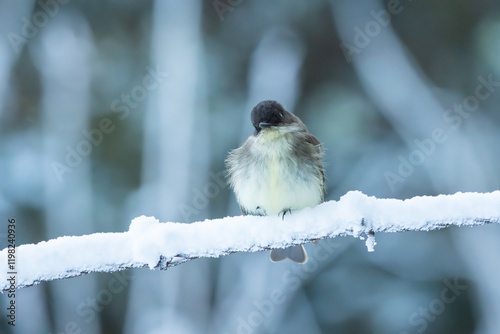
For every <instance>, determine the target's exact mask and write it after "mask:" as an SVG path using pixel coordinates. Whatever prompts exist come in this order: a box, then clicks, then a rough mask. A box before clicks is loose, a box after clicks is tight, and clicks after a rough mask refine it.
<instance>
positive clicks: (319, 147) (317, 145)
mask: <svg viewBox="0 0 500 334" xmlns="http://www.w3.org/2000/svg"><path fill="white" fill-rule="evenodd" d="M305 140H306V142H308V143H309V144H312V145H313V146H314V147H315V149H316V152H317V153H318V159H319V160H320V164H321V157H322V156H323V146H322V145H321V142H320V141H319V140H318V138H316V137H315V136H314V135H312V134H310V133H306V136H305ZM321 165H322V164H321ZM320 172H321V177H322V178H323V196H322V197H323V198H324V197H325V193H326V189H325V172H324V171H323V165H322V167H321V170H320Z"/></svg>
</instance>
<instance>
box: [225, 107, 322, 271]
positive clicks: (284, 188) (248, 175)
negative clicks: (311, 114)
mask: <svg viewBox="0 0 500 334" xmlns="http://www.w3.org/2000/svg"><path fill="white" fill-rule="evenodd" d="M251 119H252V124H253V126H254V127H255V132H254V133H253V135H251V136H250V137H248V139H247V140H246V141H245V142H244V143H243V145H241V147H239V148H237V149H235V150H232V151H231V152H230V153H229V156H228V158H227V159H226V165H227V168H228V176H229V183H230V185H231V187H232V188H233V190H234V192H235V194H236V199H237V201H238V203H239V205H240V208H241V212H242V214H243V215H247V214H248V215H257V216H265V215H275V214H278V215H280V214H281V215H283V216H282V217H283V219H284V217H285V214H286V213H287V212H290V213H291V212H292V210H300V209H303V208H306V207H312V206H315V205H318V204H320V203H322V202H323V201H324V197H325V176H324V172H323V165H322V163H321V158H322V156H323V148H322V146H321V143H320V142H319V140H318V139H317V138H316V137H315V136H313V135H312V134H310V133H309V132H308V131H307V127H306V126H305V124H304V123H302V121H301V120H300V119H299V118H298V117H297V116H295V115H294V114H292V113H290V112H288V111H286V110H285V109H284V108H283V106H281V104H279V103H278V102H276V101H262V102H260V103H259V104H257V105H256V106H255V107H254V108H253V110H252V116H251ZM270 258H271V261H273V262H277V261H282V260H284V259H286V258H289V259H290V260H292V261H294V262H297V263H306V262H307V253H306V251H305V249H304V247H303V246H302V245H297V246H293V247H289V248H287V249H273V250H271V254H270Z"/></svg>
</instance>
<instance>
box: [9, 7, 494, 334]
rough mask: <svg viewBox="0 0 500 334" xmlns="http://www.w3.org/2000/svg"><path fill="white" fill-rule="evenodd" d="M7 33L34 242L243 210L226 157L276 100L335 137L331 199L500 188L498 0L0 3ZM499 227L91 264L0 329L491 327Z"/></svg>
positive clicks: (20, 195)
mask: <svg viewBox="0 0 500 334" xmlns="http://www.w3.org/2000/svg"><path fill="white" fill-rule="evenodd" d="M0 35H1V38H0V213H1V214H0V219H2V220H3V223H4V224H3V225H5V229H4V231H0V233H2V234H1V240H0V248H5V247H6V234H5V233H6V232H7V226H6V225H7V219H8V218H15V219H16V221H17V226H18V227H17V236H16V242H17V244H26V243H37V242H40V241H44V240H48V239H52V238H56V237H59V236H63V235H82V234H90V233H95V232H123V231H126V230H127V229H128V226H129V224H130V220H131V219H133V218H134V217H136V216H139V215H152V216H155V217H156V218H158V219H159V220H160V221H163V222H168V221H172V222H183V223H190V222H193V221H198V220H204V219H207V218H208V219H211V218H220V217H225V216H228V215H239V214H240V212H239V209H238V206H237V204H236V201H235V199H234V196H233V194H232V192H231V191H230V189H228V187H227V186H226V184H225V180H224V159H225V157H226V155H227V153H228V151H229V150H231V149H234V148H236V147H238V146H239V145H240V144H241V143H242V142H243V140H244V139H245V138H246V137H248V136H249V135H250V134H251V133H252V127H251V124H250V111H251V109H252V107H253V106H254V105H255V104H257V103H258V102H259V101H261V100H264V99H275V100H277V101H279V102H281V103H282V104H283V105H284V106H285V107H286V108H287V109H288V110H289V111H291V112H294V113H295V114H297V115H298V116H299V117H300V118H301V119H302V120H303V121H304V122H305V123H306V124H307V126H308V127H309V130H310V131H311V132H312V133H313V134H315V135H316V136H317V137H318V138H319V139H320V141H321V142H322V143H323V146H324V147H325V149H326V153H327V156H326V159H325V165H326V173H327V176H328V179H327V182H328V185H327V188H328V195H327V200H338V199H339V198H340V197H341V196H342V195H343V194H345V193H346V192H347V191H349V190H360V191H363V192H364V193H366V194H368V195H372V196H377V197H388V198H389V197H390V198H400V199H405V198H410V197H413V196H417V195H437V194H451V193H455V192H457V191H478V192H489V191H493V190H497V189H499V188H500V154H499V153H500V145H499V143H500V131H499V130H500V112H499V108H498V106H499V104H500V56H499V54H500V3H499V2H498V1H495V0H479V1H467V0H453V1H452V0H441V1H431V0H418V1H411V0H401V1H397V0H391V1H371V0H358V1H347V0H332V1H326V0H313V1H300V0H289V1H263V0H252V1H248V0H205V1H195V0H185V1H175V2H174V1H170V0H169V1H166V0H157V1H131V0H127V1H123V0H121V1H118V0H103V1H81V0H71V1H70V0H40V1H37V2H35V1H28V0H23V1H12V0H3V1H1V2H0ZM499 237H500V228H499V226H494V225H491V226H483V227H475V228H461V229H456V228H450V229H447V230H442V231H434V232H428V233H408V232H407V233H401V234H386V235H377V243H378V244H377V246H376V248H375V252H374V253H368V252H367V250H366V247H365V245H364V242H362V241H360V240H357V239H352V238H337V239H334V240H323V241H321V242H320V243H319V244H318V246H313V245H306V247H307V249H308V250H309V253H310V261H309V263H308V264H307V265H304V266H298V265H295V264H293V263H291V262H283V263H278V264H272V263H270V262H269V260H268V254H267V253H252V254H235V255H231V256H227V257H224V258H221V259H200V260H195V261H191V262H189V263H186V264H183V265H181V266H179V267H176V268H172V269H169V270H168V271H166V272H160V271H150V270H147V269H139V270H129V271H126V272H121V273H114V274H90V275H86V276H85V277H79V278H74V279H69V280H62V281H54V282H50V283H43V284H41V285H39V286H36V287H31V288H26V289H22V290H20V291H19V293H18V295H17V305H18V309H17V323H16V327H15V328H12V327H11V326H8V325H7V320H6V319H5V317H4V316H3V317H2V318H3V320H2V321H1V322H0V332H2V333H130V334H132V333H182V334H183V333H187V334H190V333H223V334H224V333H245V334H247V333H311V334H315V333H356V334H359V333H377V334H378V333H381V334H382V333H383V334H387V333H396V334H414V333H428V334H431V333H441V334H442V333H455V334H461V333H477V334H497V333H498V332H499V328H500V316H499V315H500V285H499V283H498V282H499V281H500V266H499V265H498V264H499V260H498V254H499V253H500V243H498V240H499V239H498V238H499ZM124 246H126V245H124ZM118 251H120V250H118V249H117V252H118ZM19 261H22V259H19ZM0 298H1V299H0V300H1V302H0V305H1V308H2V309H3V310H4V312H3V313H2V314H6V311H5V307H6V306H7V303H8V299H7V296H6V295H2V296H1V297H0Z"/></svg>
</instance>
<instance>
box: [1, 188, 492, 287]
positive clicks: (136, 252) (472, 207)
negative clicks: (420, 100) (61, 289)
mask: <svg viewBox="0 0 500 334" xmlns="http://www.w3.org/2000/svg"><path fill="white" fill-rule="evenodd" d="M499 222H500V191H495V192H492V193H484V194H479V193H457V194H455V195H440V196H436V197H428V196H425V197H415V198H412V199H408V200H397V199H377V198H375V197H368V196H366V195H364V194H362V193H361V192H358V191H351V192H349V193H347V194H346V195H345V196H343V197H342V198H341V199H340V200H339V201H338V202H336V201H330V202H326V203H323V204H321V205H318V206H317V207H314V208H307V209H303V210H300V211H294V212H293V213H292V214H291V215H286V216H285V218H284V220H282V219H281V217H278V216H266V217H257V216H238V217H227V218H223V219H214V220H205V221H203V222H196V223H192V224H179V223H159V222H158V220H156V219H155V218H154V217H145V216H141V217H138V218H136V219H134V220H133V221H132V223H131V225H130V229H129V231H127V232H123V233H95V234H90V235H84V236H80V237H61V238H57V239H53V240H49V241H47V242H40V243H38V244H29V245H22V246H19V247H17V248H16V253H15V257H16V267H15V271H16V272H17V276H16V285H15V287H16V288H23V287H28V286H32V285H36V284H39V283H40V282H46V281H52V280H56V279H66V278H71V277H76V276H81V275H85V274H88V273H91V272H115V271H120V270H125V269H130V268H144V267H149V268H150V269H167V268H169V267H173V266H176V265H179V264H181V263H184V262H187V261H190V260H193V259H197V258H200V257H221V256H225V255H228V254H232V253H238V252H258V251H264V250H269V249H272V248H285V247H289V246H291V245H297V244H303V243H308V242H311V241H315V240H320V239H325V238H334V237H338V236H353V237H355V238H361V239H365V238H366V239H367V240H366V245H367V247H368V250H369V251H373V246H374V245H375V234H376V233H381V232H404V231H431V230H437V229H442V228H445V227H448V226H451V225H455V226H474V225H484V224H487V223H499ZM7 257H8V249H7V248H5V249H3V250H2V251H1V252H0V265H1V266H3V267H4V268H5V265H6V264H7V261H8V258H7ZM8 271H12V270H3V271H2V272H1V273H0V289H1V290H2V292H5V291H8V289H9V286H10V285H9V282H8V281H7V279H8V278H9V276H10V275H8V274H7V272H8Z"/></svg>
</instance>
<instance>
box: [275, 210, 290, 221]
mask: <svg viewBox="0 0 500 334" xmlns="http://www.w3.org/2000/svg"><path fill="white" fill-rule="evenodd" d="M287 212H290V214H292V209H285V210H283V211H281V212H280V213H278V216H280V215H281V219H282V220H285V215H286V213H287Z"/></svg>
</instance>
